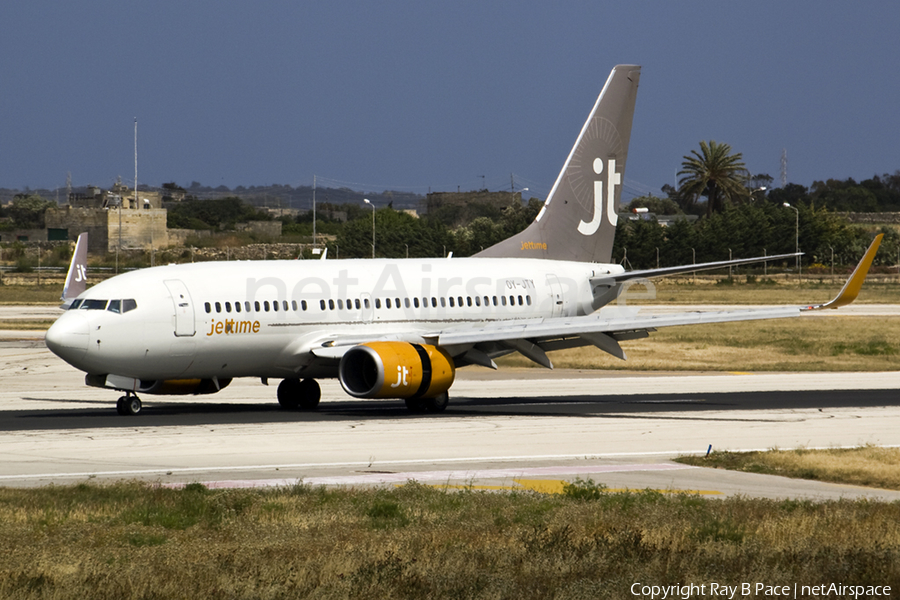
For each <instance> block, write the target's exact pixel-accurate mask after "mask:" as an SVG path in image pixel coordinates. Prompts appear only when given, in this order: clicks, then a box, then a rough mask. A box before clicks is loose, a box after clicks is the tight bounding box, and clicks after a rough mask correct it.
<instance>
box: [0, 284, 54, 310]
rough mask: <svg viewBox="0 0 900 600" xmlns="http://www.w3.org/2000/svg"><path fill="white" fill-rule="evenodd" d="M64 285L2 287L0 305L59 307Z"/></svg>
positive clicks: (0, 287) (0, 286)
mask: <svg viewBox="0 0 900 600" xmlns="http://www.w3.org/2000/svg"><path fill="white" fill-rule="evenodd" d="M62 289H63V284H62V283H59V284H45V285H0V304H54V305H59V297H60V296H61V295H62Z"/></svg>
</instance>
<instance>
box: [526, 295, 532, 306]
mask: <svg viewBox="0 0 900 600" xmlns="http://www.w3.org/2000/svg"><path fill="white" fill-rule="evenodd" d="M525 304H527V305H528V306H531V296H525Z"/></svg>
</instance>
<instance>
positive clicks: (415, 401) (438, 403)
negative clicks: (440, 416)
mask: <svg viewBox="0 0 900 600" xmlns="http://www.w3.org/2000/svg"><path fill="white" fill-rule="evenodd" d="M449 403H450V394H448V393H447V392H444V393H443V394H441V395H440V396H435V397H434V398H407V399H406V408H408V409H409V412H414V413H423V412H432V413H439V412H444V409H445V408H447V405H448V404H449Z"/></svg>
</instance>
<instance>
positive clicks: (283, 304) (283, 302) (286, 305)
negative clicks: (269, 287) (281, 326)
mask: <svg viewBox="0 0 900 600" xmlns="http://www.w3.org/2000/svg"><path fill="white" fill-rule="evenodd" d="M281 308H283V309H284V312H287V309H288V303H287V300H282V301H281ZM295 310H296V309H295Z"/></svg>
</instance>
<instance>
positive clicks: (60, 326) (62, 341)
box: [44, 311, 90, 367]
mask: <svg viewBox="0 0 900 600" xmlns="http://www.w3.org/2000/svg"><path fill="white" fill-rule="evenodd" d="M89 333H90V332H89V329H88V321H87V317H86V316H85V315H82V314H78V312H77V311H71V312H67V313H66V314H64V315H62V316H61V317H60V318H59V319H57V320H56V322H55V323H54V324H53V325H51V326H50V329H48V330H47V334H46V335H45V336H44V342H45V343H46V344H47V348H49V349H50V351H51V352H53V354H55V355H57V356H58V357H60V358H61V359H63V360H64V361H66V362H67V363H69V364H71V365H73V366H76V367H77V366H78V365H77V364H75V363H76V362H77V361H78V360H79V359H80V358H81V357H82V356H84V354H85V352H87V347H88V339H89V337H90V335H89Z"/></svg>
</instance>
